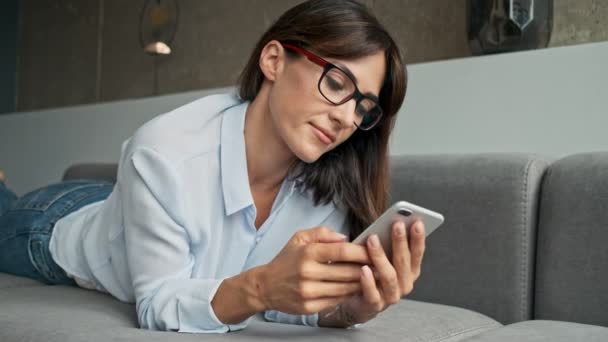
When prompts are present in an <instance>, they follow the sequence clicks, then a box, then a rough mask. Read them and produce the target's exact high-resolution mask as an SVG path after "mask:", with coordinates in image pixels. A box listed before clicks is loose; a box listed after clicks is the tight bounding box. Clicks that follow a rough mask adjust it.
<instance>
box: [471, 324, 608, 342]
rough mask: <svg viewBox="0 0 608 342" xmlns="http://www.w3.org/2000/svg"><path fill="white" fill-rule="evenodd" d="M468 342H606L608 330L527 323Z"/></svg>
mask: <svg viewBox="0 0 608 342" xmlns="http://www.w3.org/2000/svg"><path fill="white" fill-rule="evenodd" d="M465 341H466V342H513V341H518V342H545V341H551V342H573V341H581V342H583V341H584V342H606V341H608V328H604V327H599V326H595V325H586V324H578V323H569V322H558V321H527V322H521V323H516V324H511V325H508V326H505V327H503V328H500V329H495V330H492V331H487V332H485V333H482V334H479V335H477V336H474V337H471V338H469V339H467V340H465Z"/></svg>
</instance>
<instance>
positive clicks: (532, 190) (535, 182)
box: [391, 153, 548, 324]
mask: <svg viewBox="0 0 608 342" xmlns="http://www.w3.org/2000/svg"><path fill="white" fill-rule="evenodd" d="M547 165H548V163H547V162H546V161H545V160H543V159H541V158H539V157H537V156H534V155H527V154H502V153H496V154H476V155H423V156H395V157H393V159H392V176H391V186H392V190H391V201H392V202H395V201H398V200H406V201H409V202H412V203H416V204H419V205H422V206H424V207H428V208H429V209H432V210H436V211H438V212H440V213H442V214H443V215H444V216H445V219H446V221H445V223H444V225H443V226H442V227H441V228H439V229H438V230H436V231H435V232H434V233H433V234H431V235H430V236H429V237H428V239H427V250H426V253H425V258H424V260H423V266H422V267H423V268H422V275H421V277H420V279H419V280H418V282H417V283H416V286H415V290H414V292H413V293H412V294H411V296H410V298H412V299H417V300H422V301H428V302H434V303H440V304H447V305H454V306H459V307H464V308H467V309H471V310H475V311H478V312H481V313H483V314H485V315H488V316H490V317H492V318H494V319H496V320H497V321H499V322H501V323H503V324H509V323H512V322H518V321H522V320H526V319H530V318H531V317H532V303H533V298H532V294H533V292H532V291H533V289H532V286H533V279H534V257H535V242H536V223H537V207H538V201H539V190H540V184H541V180H542V177H543V175H544V173H545V170H546V168H547Z"/></svg>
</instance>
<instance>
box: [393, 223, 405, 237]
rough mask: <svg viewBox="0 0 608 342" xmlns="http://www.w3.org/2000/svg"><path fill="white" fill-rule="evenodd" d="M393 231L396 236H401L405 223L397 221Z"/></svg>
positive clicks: (403, 233)
mask: <svg viewBox="0 0 608 342" xmlns="http://www.w3.org/2000/svg"><path fill="white" fill-rule="evenodd" d="M394 232H395V235H396V236H403V235H405V225H404V224H403V222H398V223H397V224H396V225H395V229H394Z"/></svg>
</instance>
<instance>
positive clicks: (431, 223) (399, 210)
mask: <svg viewBox="0 0 608 342" xmlns="http://www.w3.org/2000/svg"><path fill="white" fill-rule="evenodd" d="M417 219H419V220H421V221H422V222H423V223H424V230H425V234H426V236H429V234H431V233H432V232H434V231H435V229H437V228H439V226H441V224H442V223H443V221H444V219H443V215H441V214H440V213H437V212H434V211H432V210H429V209H426V208H423V207H420V206H417V205H415V204H412V203H408V202H405V201H399V202H397V203H395V204H393V205H392V206H391V207H390V208H388V209H387V210H386V211H385V212H384V213H383V214H382V215H381V216H380V217H379V218H378V219H377V220H376V221H374V222H373V223H372V224H371V225H370V226H369V227H367V228H366V229H365V230H364V231H363V232H362V233H361V234H359V236H357V238H355V239H354V240H353V241H352V243H355V244H358V245H362V246H364V245H365V244H366V242H367V238H368V237H369V236H370V235H372V234H378V238H379V239H380V243H381V244H382V248H384V251H385V252H386V255H387V256H388V257H389V258H390V257H391V256H392V254H393V244H392V238H391V237H392V227H393V223H394V222H396V221H403V222H404V223H405V229H406V231H407V233H408V236H409V230H410V229H411V226H412V223H414V222H415V221H416V220H417Z"/></svg>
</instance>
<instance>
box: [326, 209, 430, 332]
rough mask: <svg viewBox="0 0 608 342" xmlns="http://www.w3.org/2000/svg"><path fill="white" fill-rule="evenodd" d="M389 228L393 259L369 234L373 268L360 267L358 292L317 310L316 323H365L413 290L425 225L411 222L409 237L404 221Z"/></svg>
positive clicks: (349, 324) (420, 261)
mask: <svg viewBox="0 0 608 342" xmlns="http://www.w3.org/2000/svg"><path fill="white" fill-rule="evenodd" d="M392 228H393V233H392V234H393V235H392V243H393V255H392V260H389V258H388V257H387V256H386V254H385V253H384V249H383V248H382V246H381V245H380V242H379V240H378V237H377V236H376V235H372V236H370V237H369V238H368V240H367V251H368V253H369V257H370V259H371V264H372V265H373V268H374V271H372V269H370V267H369V266H367V265H365V266H363V267H361V268H360V271H359V274H360V278H359V279H360V285H361V292H360V293H359V294H357V295H354V296H352V297H350V298H348V299H347V300H346V301H344V302H343V303H341V304H339V305H338V306H336V307H335V308H334V309H333V310H330V309H326V310H325V311H323V312H321V313H319V325H321V326H343V327H347V326H351V325H354V324H358V323H364V322H367V321H369V320H370V319H372V318H374V317H376V316H377V315H378V314H379V313H380V312H382V311H384V310H386V309H387V308H388V307H389V306H391V305H393V304H396V303H398V302H399V300H400V299H401V297H403V296H405V295H408V294H409V293H410V292H412V290H413V289H414V283H415V282H416V280H417V279H418V277H420V268H421V263H422V257H423V255H424V249H425V234H424V224H423V223H422V222H421V221H416V222H415V223H413V224H412V229H411V230H410V236H409V238H408V236H407V234H406V229H405V224H404V223H403V222H397V223H395V224H394V225H393V227H392ZM391 261H392V262H391Z"/></svg>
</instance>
